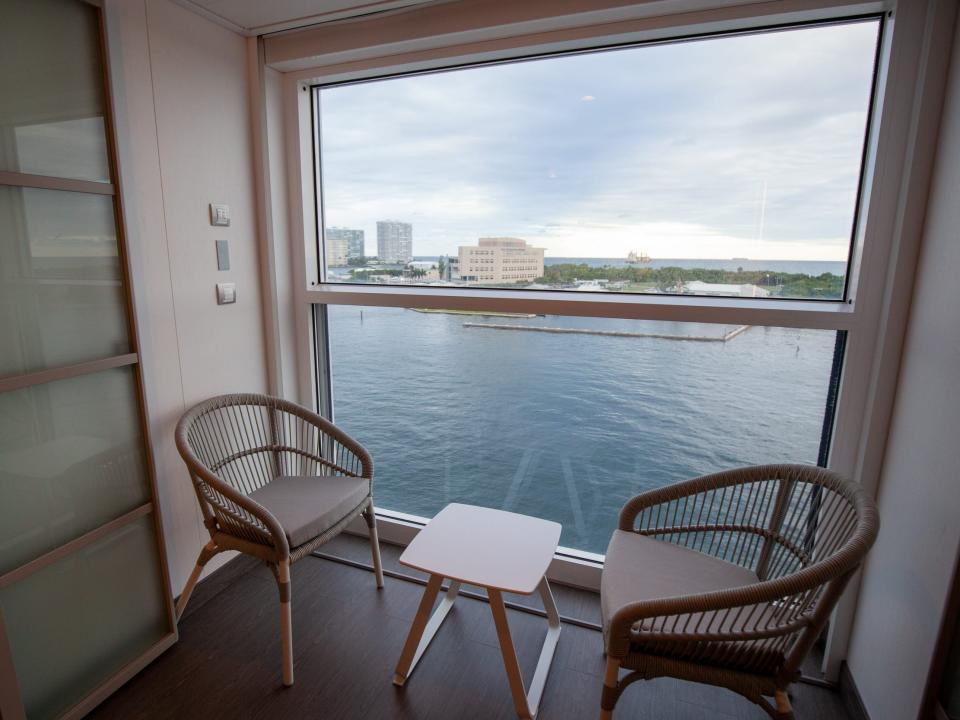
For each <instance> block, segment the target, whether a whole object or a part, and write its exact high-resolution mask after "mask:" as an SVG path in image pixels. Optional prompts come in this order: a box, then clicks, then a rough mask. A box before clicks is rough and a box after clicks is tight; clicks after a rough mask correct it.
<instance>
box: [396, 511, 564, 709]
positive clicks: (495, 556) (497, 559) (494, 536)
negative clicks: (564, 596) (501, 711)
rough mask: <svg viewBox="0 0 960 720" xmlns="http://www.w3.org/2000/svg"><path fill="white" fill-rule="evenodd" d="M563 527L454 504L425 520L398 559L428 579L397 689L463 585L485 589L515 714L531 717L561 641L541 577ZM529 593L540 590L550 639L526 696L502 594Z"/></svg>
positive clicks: (550, 598)
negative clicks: (442, 593) (444, 586)
mask: <svg viewBox="0 0 960 720" xmlns="http://www.w3.org/2000/svg"><path fill="white" fill-rule="evenodd" d="M560 529H561V528H560V525H559V523H555V522H550V521H549V520H540V519H539V518H532V517H528V516H526V515H518V514H516V513H511V512H505V511H503V510H491V509H489V508H482V507H474V506H473V505H460V504H457V503H453V504H450V505H447V507H445V508H444V509H443V510H441V511H440V512H439V513H438V514H437V515H436V517H434V518H433V520H431V521H430V522H429V523H427V526H426V527H425V528H424V529H423V530H421V531H420V533H419V534H418V535H417V536H416V537H415V538H414V539H413V542H411V543H410V545H408V546H407V549H406V550H405V551H404V552H403V554H402V555H401V556H400V562H401V563H402V564H404V565H406V566H408V567H412V568H416V569H417V570H422V571H423V572H426V573H429V574H430V580H429V582H428V583H427V589H426V590H425V591H424V593H423V598H422V599H421V600H420V607H419V608H418V609H417V615H416V617H415V618H414V620H413V626H412V627H411V628H410V634H409V635H408V636H407V641H406V643H405V644H404V646H403V652H401V653H400V661H399V662H398V663H397V670H396V674H395V675H394V676H393V682H394V684H395V685H398V686H402V685H403V684H404V683H405V682H406V680H407V678H408V677H410V674H411V673H412V672H413V669H414V668H415V667H416V665H417V662H418V661H419V660H420V658H421V656H422V655H423V653H424V651H425V650H426V649H427V646H428V645H429V644H430V641H431V640H432V639H433V636H434V634H436V632H437V629H438V628H439V627H440V624H441V623H442V622H443V619H444V618H445V617H446V616H447V613H448V612H450V608H451V607H453V603H454V601H455V600H456V599H457V593H458V592H459V590H460V584H461V583H467V584H468V585H477V586H480V587H484V588H486V590H487V596H488V597H489V598H490V610H491V612H492V613H493V622H494V624H495V625H496V628H497V638H498V639H499V641H500V652H501V653H502V654H503V664H504V666H505V667H506V670H507V679H508V680H509V682H510V692H511V694H512V695H513V704H514V706H515V707H516V709H517V715H519V716H520V717H521V718H527V719H532V718H534V717H536V714H537V708H538V706H539V704H540V697H541V696H542V694H543V688H544V685H546V683H547V673H548V672H549V670H550V663H551V662H552V661H553V654H554V651H555V650H556V648H557V641H558V640H559V639H560V615H559V613H558V612H557V606H556V603H554V601H553V594H552V593H551V592H550V585H549V583H547V578H546V572H547V567H548V566H549V565H550V561H551V560H552V559H553V554H554V553H555V552H556V550H557V543H558V542H559V541H560ZM444 578H449V579H450V587H449V589H448V590H447V594H446V597H445V598H444V599H443V600H441V601H440V604H439V605H438V606H437V609H436V611H435V612H434V613H433V615H432V616H431V614H430V611H431V610H432V609H433V603H434V601H435V600H436V599H437V595H438V594H439V592H440V584H441V583H442V582H443V579H444ZM534 590H539V591H540V597H541V598H542V599H543V606H544V608H545V609H546V611H547V636H546V638H545V639H544V641H543V648H542V649H541V650H540V659H539V660H538V661H537V669H536V670H535V671H534V673H533V680H532V681H531V682H530V690H529V692H527V691H524V687H523V676H522V675H521V673H520V664H519V663H518V662H517V652H516V650H515V649H514V646H513V639H512V638H511V636H510V626H509V625H508V623H507V612H506V608H505V607H504V605H503V593H504V592H510V593H517V594H520V595H530V594H531V593H533V591H534Z"/></svg>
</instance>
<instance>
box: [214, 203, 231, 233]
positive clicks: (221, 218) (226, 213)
mask: <svg viewBox="0 0 960 720" xmlns="http://www.w3.org/2000/svg"><path fill="white" fill-rule="evenodd" d="M210 224H211V225H216V226H218V227H229V226H230V206H229V205H223V204H219V203H210Z"/></svg>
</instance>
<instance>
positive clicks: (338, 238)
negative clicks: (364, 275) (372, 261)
mask: <svg viewBox="0 0 960 720" xmlns="http://www.w3.org/2000/svg"><path fill="white" fill-rule="evenodd" d="M323 237H324V239H325V241H326V248H327V265H330V266H332V267H340V266H343V265H347V264H348V261H349V260H350V259H351V258H359V257H363V230H353V229H351V228H341V227H330V228H327V229H326V230H325V231H324V233H323Z"/></svg>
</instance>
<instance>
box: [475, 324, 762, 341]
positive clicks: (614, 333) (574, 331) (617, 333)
mask: <svg viewBox="0 0 960 720" xmlns="http://www.w3.org/2000/svg"><path fill="white" fill-rule="evenodd" d="M463 327H465V328H486V329H488V330H524V331H526V332H543V333H558V334H563V335H601V336H603V337H624V338H656V339H658V340H687V341H689V342H721V343H725V342H729V341H730V340H733V338H735V337H737V335H740V334H742V333H745V332H746V331H747V330H749V329H750V327H751V326H750V325H740V326H739V327H736V328H734V329H733V330H731V331H730V332H728V333H726V334H725V335H713V336H711V335H667V334H663V333H642V332H627V331H624V330H594V329H591V328H565V327H539V326H536V325H504V324H501V323H473V322H465V323H463Z"/></svg>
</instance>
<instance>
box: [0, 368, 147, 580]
mask: <svg viewBox="0 0 960 720" xmlns="http://www.w3.org/2000/svg"><path fill="white" fill-rule="evenodd" d="M149 499H150V493H149V484H148V480H147V477H146V473H145V470H144V463H143V452H142V438H141V436H140V425H139V423H138V420H137V403H136V385H135V383H134V377H133V370H132V369H131V368H129V367H120V368H115V369H113V370H106V371H103V372H99V373H95V374H93V375H82V376H80V377H75V378H69V379H67V380H60V381H57V382H52V383H45V384H43V385H36V386H33V387H28V388H24V389H22V390H17V391H14V392H7V393H0V575H2V574H3V573H6V572H9V571H10V570H12V569H14V568H16V567H19V566H20V565H23V564H25V563H28V562H30V561H31V560H34V559H36V558H37V557H38V556H40V555H42V554H43V553H45V552H49V551H50V550H53V549H54V548H56V547H58V546H60V545H62V544H64V543H65V542H69V541H70V540H73V539H75V538H77V537H79V536H80V535H83V534H84V533H86V532H89V531H90V530H93V529H94V528H97V527H99V526H100V525H103V524H104V523H106V522H109V521H111V520H114V519H116V518H118V517H120V516H121V515H123V514H124V513H126V512H129V511H130V510H133V509H134V508H137V507H139V506H140V505H143V504H144V503H146V502H149Z"/></svg>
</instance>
